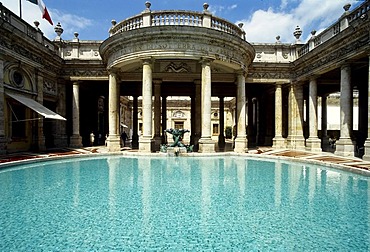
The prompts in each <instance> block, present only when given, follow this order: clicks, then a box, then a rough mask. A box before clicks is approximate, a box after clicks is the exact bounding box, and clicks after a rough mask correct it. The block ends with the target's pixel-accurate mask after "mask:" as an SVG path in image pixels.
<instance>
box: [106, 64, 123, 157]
mask: <svg viewBox="0 0 370 252" xmlns="http://www.w3.org/2000/svg"><path fill="white" fill-rule="evenodd" d="M108 97H109V100H108V124H109V133H108V138H107V147H108V151H110V152H115V151H120V150H121V139H120V135H119V125H118V124H119V120H118V117H119V102H120V101H119V84H118V82H117V73H116V72H115V71H114V70H111V71H110V72H109V94H108Z"/></svg>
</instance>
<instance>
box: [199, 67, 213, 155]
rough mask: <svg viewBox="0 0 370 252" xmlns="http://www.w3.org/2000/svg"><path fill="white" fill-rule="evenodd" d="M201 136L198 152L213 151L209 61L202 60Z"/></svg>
mask: <svg viewBox="0 0 370 252" xmlns="http://www.w3.org/2000/svg"><path fill="white" fill-rule="evenodd" d="M201 63H202V93H201V96H202V100H201V104H202V105H201V110H202V118H201V121H202V136H201V138H200V139H199V152H202V153H204V152H215V143H214V141H213V140H212V138H211V106H212V102H211V85H212V80H211V61H210V60H203V61H202V62H201Z"/></svg>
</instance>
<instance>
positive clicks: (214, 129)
mask: <svg viewBox="0 0 370 252" xmlns="http://www.w3.org/2000/svg"><path fill="white" fill-rule="evenodd" d="M218 134H219V132H218V124H213V135H218Z"/></svg>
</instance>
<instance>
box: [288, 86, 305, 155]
mask: <svg viewBox="0 0 370 252" xmlns="http://www.w3.org/2000/svg"><path fill="white" fill-rule="evenodd" d="M288 110H289V111H288V117H289V119H288V121H289V125H288V132H289V135H288V138H287V147H288V148H290V149H300V150H304V149H305V139H304V137H303V87H302V85H300V84H299V83H293V84H292V85H291V86H290V90H289V108H288Z"/></svg>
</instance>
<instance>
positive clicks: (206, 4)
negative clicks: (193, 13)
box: [203, 3, 209, 11]
mask: <svg viewBox="0 0 370 252" xmlns="http://www.w3.org/2000/svg"><path fill="white" fill-rule="evenodd" d="M208 7H209V4H208V3H204V4H203V11H208Z"/></svg>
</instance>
